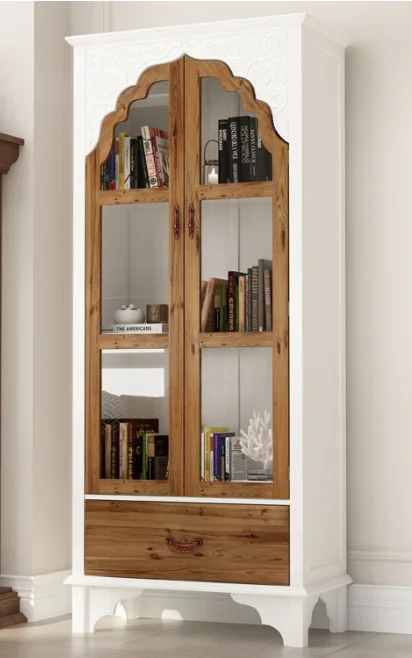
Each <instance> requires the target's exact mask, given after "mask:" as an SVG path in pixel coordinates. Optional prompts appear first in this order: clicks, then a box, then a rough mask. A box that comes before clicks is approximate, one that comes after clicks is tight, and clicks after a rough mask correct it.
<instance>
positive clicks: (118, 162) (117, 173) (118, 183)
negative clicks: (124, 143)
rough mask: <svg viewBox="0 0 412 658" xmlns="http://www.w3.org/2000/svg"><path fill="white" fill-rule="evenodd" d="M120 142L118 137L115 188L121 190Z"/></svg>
mask: <svg viewBox="0 0 412 658" xmlns="http://www.w3.org/2000/svg"><path fill="white" fill-rule="evenodd" d="M119 168H120V142H119V138H118V137H116V144H115V177H116V180H115V189H116V190H120V171H119Z"/></svg>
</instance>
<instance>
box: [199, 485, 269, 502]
mask: <svg viewBox="0 0 412 658" xmlns="http://www.w3.org/2000/svg"><path fill="white" fill-rule="evenodd" d="M198 495H199V497H202V498H228V499H230V498H245V499H246V498H273V482H201V483H200V484H199V492H198Z"/></svg>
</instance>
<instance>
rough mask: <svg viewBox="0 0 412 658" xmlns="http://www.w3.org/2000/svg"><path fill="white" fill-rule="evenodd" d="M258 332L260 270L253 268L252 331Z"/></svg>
mask: <svg viewBox="0 0 412 658" xmlns="http://www.w3.org/2000/svg"><path fill="white" fill-rule="evenodd" d="M257 330H258V268H257V267H256V266H253V267H252V331H257Z"/></svg>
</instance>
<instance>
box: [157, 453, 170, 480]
mask: <svg viewBox="0 0 412 658" xmlns="http://www.w3.org/2000/svg"><path fill="white" fill-rule="evenodd" d="M168 464H169V457H168V456H167V455H165V456H161V455H159V456H155V458H154V479H155V480H167V479H168V478H167V467H168Z"/></svg>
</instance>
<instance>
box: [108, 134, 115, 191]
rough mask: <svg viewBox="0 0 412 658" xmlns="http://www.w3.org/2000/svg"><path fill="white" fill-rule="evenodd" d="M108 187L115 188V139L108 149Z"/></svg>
mask: <svg viewBox="0 0 412 658" xmlns="http://www.w3.org/2000/svg"><path fill="white" fill-rule="evenodd" d="M109 183H110V184H109V189H110V190H115V189H116V140H115V139H114V140H113V144H112V148H111V151H110V181H109Z"/></svg>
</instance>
